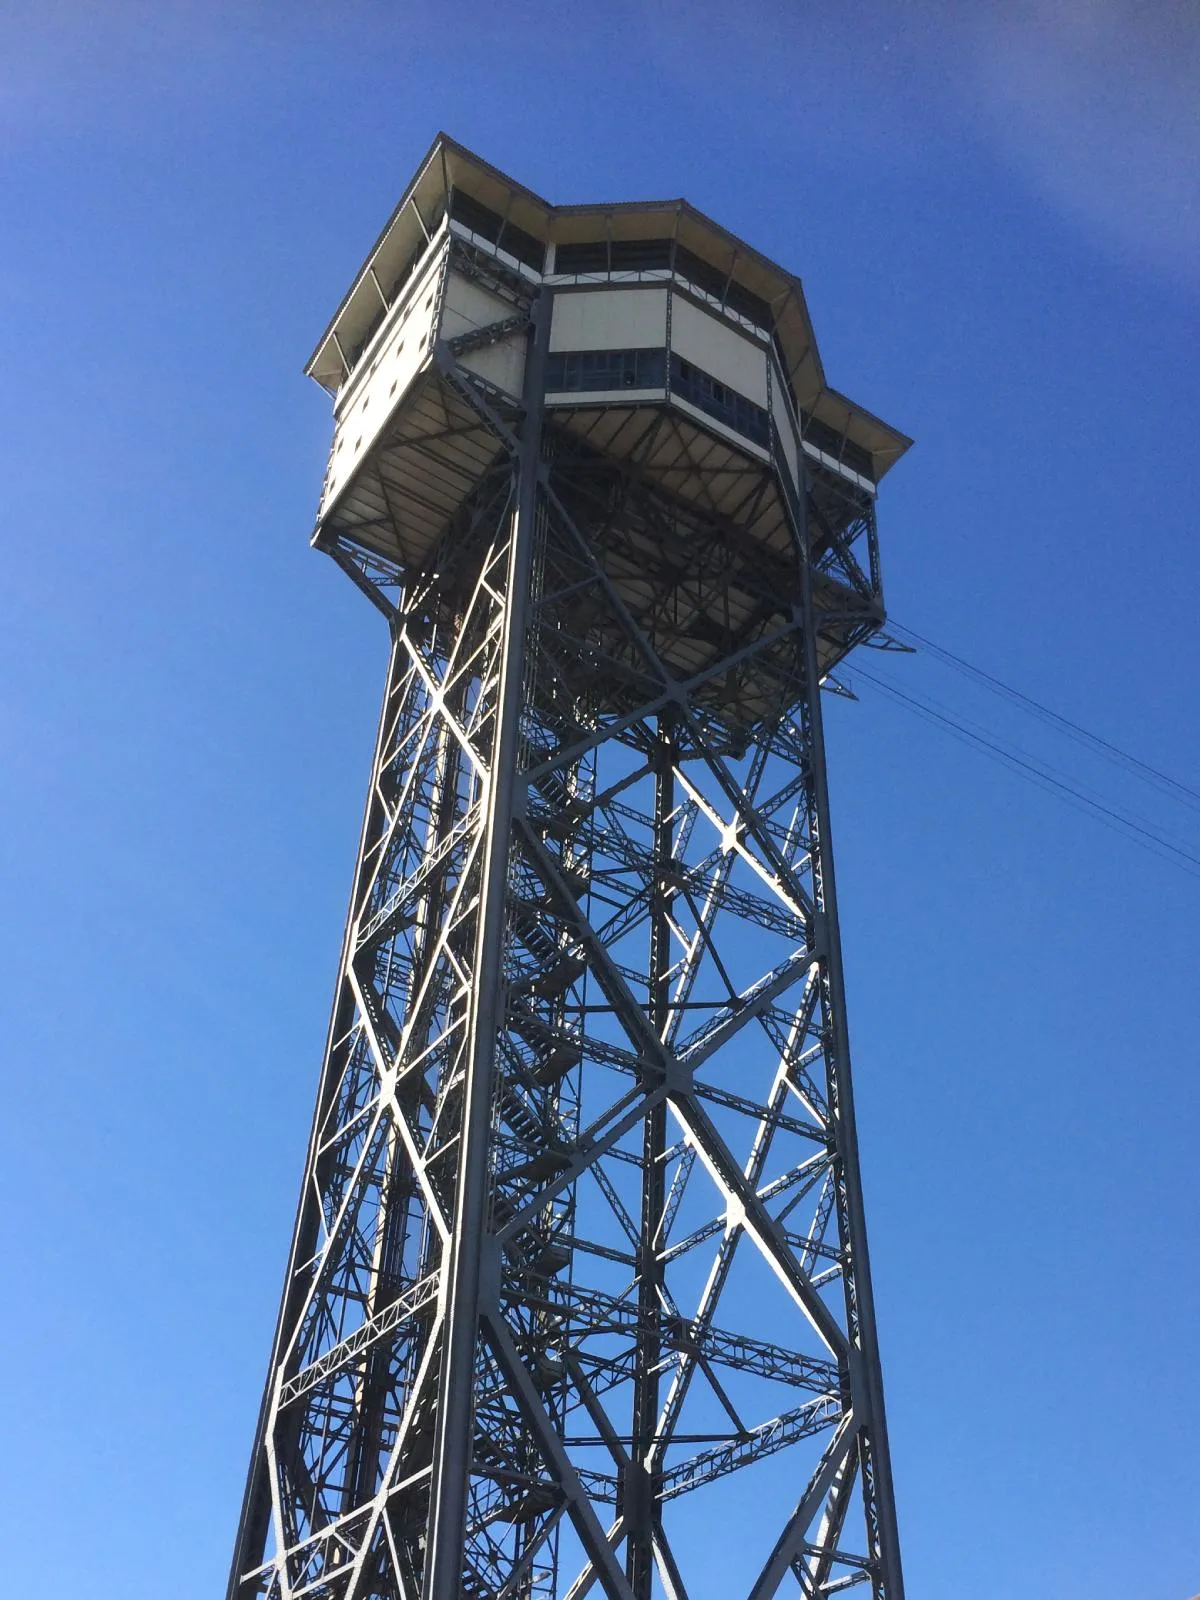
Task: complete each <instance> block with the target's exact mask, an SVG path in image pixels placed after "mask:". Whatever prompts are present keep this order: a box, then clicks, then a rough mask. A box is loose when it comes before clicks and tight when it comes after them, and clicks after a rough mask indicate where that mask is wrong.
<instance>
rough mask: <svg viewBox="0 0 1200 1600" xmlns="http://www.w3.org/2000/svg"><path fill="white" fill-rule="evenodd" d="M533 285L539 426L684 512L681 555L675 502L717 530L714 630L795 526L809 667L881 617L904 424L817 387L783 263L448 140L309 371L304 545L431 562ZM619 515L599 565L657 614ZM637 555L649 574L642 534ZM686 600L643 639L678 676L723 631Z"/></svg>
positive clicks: (767, 572) (782, 551) (723, 234)
mask: <svg viewBox="0 0 1200 1600" xmlns="http://www.w3.org/2000/svg"><path fill="white" fill-rule="evenodd" d="M543 288H550V289H552V291H553V300H552V321H551V328H550V339H549V355H548V357H547V359H546V362H545V366H544V372H543V377H542V381H541V383H540V384H539V386H538V387H539V397H538V398H540V400H541V403H543V404H544V407H545V428H546V429H547V430H549V431H550V432H551V433H552V434H553V435H556V436H557V437H559V438H560V439H562V440H563V441H564V444H565V446H566V447H567V449H568V450H574V451H576V452H577V458H578V459H587V460H592V461H602V462H606V463H608V464H609V465H610V466H611V468H612V470H613V471H614V472H620V473H624V474H625V475H626V477H628V475H629V474H631V473H636V477H637V481H638V483H639V484H640V485H643V486H650V488H652V489H653V491H654V492H656V493H658V494H660V495H661V496H663V497H664V500H665V502H666V503H669V504H670V506H671V507H672V508H674V509H673V513H672V514H673V515H677V516H678V517H679V518H680V535H681V537H680V538H679V539H677V540H676V546H677V548H676V552H675V557H674V559H675V560H676V561H677V562H678V559H679V550H680V548H684V549H685V550H686V545H687V541H688V526H689V523H688V519H689V517H691V518H693V519H694V521H695V525H696V527H699V526H700V525H701V524H703V525H704V526H705V527H706V528H708V529H710V530H711V529H712V528H713V527H721V528H724V529H725V531H726V535H727V539H728V541H729V545H730V548H731V549H734V550H736V551H738V552H740V553H741V554H740V556H739V557H738V559H739V560H741V561H742V562H743V564H744V566H745V570H746V574H747V576H746V580H745V582H744V583H743V584H742V585H741V586H740V588H739V585H738V583H737V582H736V581H733V582H731V583H730V584H729V585H728V586H727V592H725V593H724V594H723V595H722V596H721V601H720V607H721V618H720V621H719V626H720V627H721V628H722V629H724V630H725V632H726V634H728V633H729V630H730V629H731V628H733V629H736V627H737V626H738V622H739V617H740V618H742V619H743V620H744V622H745V625H746V626H747V627H750V626H762V625H763V622H762V617H761V613H762V609H763V608H762V596H763V594H767V595H770V594H771V593H775V594H776V595H777V594H778V592H779V588H780V586H781V585H782V586H783V588H784V589H785V590H786V588H787V585H788V583H789V582H790V581H791V580H790V579H789V576H788V575H789V573H793V572H794V569H795V550H796V539H797V535H798V531H799V530H801V529H802V530H804V532H803V537H806V538H807V541H808V546H809V553H810V558H811V563H812V567H813V569H814V574H815V584H816V586H817V589H818V591H819V593H818V594H817V600H818V602H819V606H820V609H821V612H822V615H823V622H822V627H821V655H822V662H823V664H824V665H826V666H828V665H831V664H833V663H834V662H835V661H836V660H837V659H838V658H839V657H840V656H841V655H843V654H845V652H846V651H847V650H848V649H850V648H851V647H852V646H853V645H854V644H855V643H857V642H858V641H859V640H860V639H862V638H864V637H866V636H867V635H868V634H869V633H870V632H871V631H872V630H873V629H874V628H877V627H878V626H879V624H880V622H881V621H882V620H883V605H882V593H881V587H880V579H879V569H878V560H877V553H876V547H875V521H874V498H875V494H876V489H877V486H878V484H879V481H880V479H881V478H882V477H883V475H884V474H885V473H886V472H887V471H888V469H889V468H890V467H891V466H892V465H893V464H894V462H895V461H896V460H898V458H899V457H900V456H901V455H902V454H903V452H904V451H905V449H907V447H908V445H909V443H910V441H909V440H908V439H907V438H906V437H905V436H904V435H903V434H901V433H899V432H897V431H896V430H895V429H894V428H891V427H889V426H888V425H887V424H886V423H884V422H881V421H880V420H879V419H878V418H877V417H875V416H873V415H872V414H871V413H870V412H868V411H866V410H864V409H863V408H862V407H861V406H858V405H856V404H855V403H854V402H852V401H850V400H848V399H847V398H846V397H845V396H844V395H842V394H839V393H838V392H837V391H836V390H834V389H832V388H831V387H830V386H829V385H828V384H827V383H826V381H825V374H824V370H823V368H822V365H821V359H820V356H819V354H818V351H817V345H816V340H815V338H814V335H813V330H812V325H811V322H810V319H809V315H808V309H807V307H806V305H805V300H804V294H803V291H802V288H801V285H800V281H799V279H797V278H796V277H794V276H793V275H792V274H791V273H788V272H786V271H785V270H784V269H783V268H781V267H779V266H777V265H775V264H774V263H773V262H771V261H769V260H767V259H766V258H765V257H764V256H762V255H760V254H759V253H758V252H757V251H755V250H753V249H752V248H750V247H749V246H748V245H746V244H744V243H743V242H742V241H741V240H739V239H737V238H735V237H734V236H733V235H732V234H730V233H728V232H727V231H726V230H725V229H724V228H722V227H720V226H719V225H718V224H717V223H715V222H713V221H712V220H711V219H709V218H708V217H706V216H704V215H703V214H702V213H701V212H699V211H697V210H696V209H695V208H694V207H692V206H690V205H689V204H687V202H686V201H683V200H673V201H664V202H632V203H625V204H617V205H576V206H552V205H550V204H548V203H547V202H546V201H544V200H542V199H540V198H539V197H538V196H537V195H535V194H532V193H531V192H530V191H529V190H528V189H525V188H523V187H522V186H521V185H520V184H517V183H514V182H513V181H512V180H511V179H509V178H507V177H505V176H504V175H503V174H501V173H499V172H497V171H496V170H495V169H494V168H492V167H490V166H489V165H487V163H486V162H484V161H481V160H480V159H479V158H478V157H477V156H475V155H473V154H471V153H470V152H469V151H467V150H465V149H463V148H462V146H460V145H457V144H455V143H454V142H453V141H451V140H450V139H448V138H446V137H445V136H439V138H438V139H437V140H436V141H435V142H434V144H433V147H432V149H431V150H430V152H429V154H428V155H427V156H426V158H425V160H424V161H423V162H422V164H421V167H420V169H419V170H418V172H417V175H416V177H415V178H414V179H413V181H412V183H411V184H410V185H409V188H408V190H407V192H406V193H405V195H404V198H403V200H402V201H401V202H400V205H399V206H398V207H397V209H396V211H395V212H394V214H393V215H392V218H391V220H390V221H389V222H388V225H387V227H386V228H385V229H384V231H383V233H382V235H381V236H380V238H379V240H378V242H377V243H376V245H375V247H374V248H373V250H372V251H371V253H370V255H369V256H368V258H367V261H366V263H365V264H364V266H363V268H362V269H361V271H360V272H359V274H358V276H357V278H356V279H355V281H354V283H353V285H352V287H351V289H350V291H349V293H348V294H347V295H346V297H345V299H344V300H343V302H342V304H341V306H340V307H339V308H338V311H337V314H336V315H335V317H334V319H333V321H332V323H331V324H330V326H329V328H328V330H327V331H326V333H325V335H324V336H323V338H322V339H321V342H320V343H319V345H318V346H317V349H316V351H315V353H314V355H313V357H312V359H311V361H310V363H309V366H308V369H307V370H308V372H309V374H310V375H311V376H312V377H314V378H315V379H316V380H317V382H318V383H320V384H321V385H322V386H323V387H324V388H325V389H327V390H328V391H329V393H330V394H331V395H333V396H334V401H335V404H334V415H335V431H334V439H333V446H332V450H331V454H330V458H329V466H328V470H327V473H326V478H325V484H324V489H323V492H322V496H321V503H320V510H319V514H318V521H317V533H316V542H317V543H319V544H322V545H324V546H327V547H328V546H331V545H335V544H339V543H340V544H343V545H350V546H355V547H358V548H359V549H361V550H365V551H368V552H373V553H375V554H377V555H379V556H382V557H384V558H386V559H387V560H388V561H390V562H392V563H394V564H396V565H398V566H399V567H401V568H402V569H403V570H404V571H406V572H408V573H411V574H416V573H420V572H421V571H422V570H425V569H427V568H428V567H429V565H430V564H431V562H434V561H436V560H437V559H438V558H437V555H436V552H437V551H438V549H439V546H440V543H441V541H443V540H444V538H445V537H446V534H447V530H448V529H450V528H451V527H452V525H453V522H454V519H455V517H456V516H457V515H459V514H460V513H461V511H462V508H463V506H464V504H465V503H467V502H468V501H469V499H470V497H471V496H472V495H473V494H476V493H477V492H478V490H479V486H480V483H481V480H483V479H484V477H485V476H486V475H487V474H488V473H489V472H493V471H494V470H495V466H496V462H497V458H498V457H499V456H500V455H501V454H502V453H503V451H504V449H505V443H504V437H503V428H502V426H501V428H500V429H499V430H498V428H497V426H496V425H495V423H496V421H497V419H499V421H500V422H501V424H502V422H503V418H504V417H505V416H509V417H514V418H515V417H518V416H519V414H520V408H521V406H522V404H523V403H529V402H530V398H531V397H530V395H529V394H528V393H527V385H526V361H527V357H528V352H529V349H530V342H529V309H530V305H531V302H532V300H533V299H534V298H535V297H536V296H537V294H538V293H539V292H540V291H541V290H542V289H543ZM464 382H465V384H466V385H467V387H464ZM489 410H490V413H491V417H492V421H491V422H489V420H488V412H489ZM627 533H628V537H627V538H626V540H625V544H624V546H623V550H624V554H623V555H622V556H619V557H615V558H614V559H615V561H616V565H615V567H613V568H612V570H613V572H614V573H615V576H616V578H617V581H618V583H619V584H621V585H624V586H625V587H626V588H627V590H628V593H627V596H626V598H627V599H628V602H629V604H630V606H631V608H632V609H633V610H634V611H635V613H643V612H645V613H646V614H649V611H650V610H651V609H654V610H655V615H661V612H662V607H661V605H657V607H656V605H655V602H654V601H653V600H652V598H651V589H652V587H653V585H652V584H651V583H650V582H649V580H648V579H647V577H646V573H645V572H643V571H641V570H640V562H639V546H638V540H639V538H643V535H641V534H639V532H638V527H637V519H636V518H633V519H632V520H631V522H630V529H629V530H627ZM645 537H647V538H648V537H649V536H648V535H647V536H645ZM643 553H644V556H645V565H646V567H647V570H649V569H650V568H653V567H654V565H655V562H656V561H657V560H658V553H656V552H655V551H654V550H652V549H651V548H650V546H649V544H646V546H645V549H644V552H643ZM685 559H686V556H685ZM733 564H734V565H735V566H736V564H737V563H736V562H734V563H733ZM660 565H661V563H660ZM727 565H728V564H727ZM756 596H757V597H756ZM660 599H661V596H660ZM688 604H689V605H691V607H692V611H693V612H694V613H695V614H694V615H693V616H692V617H691V625H690V627H689V626H686V625H684V626H680V627H677V628H676V630H675V632H674V634H673V635H672V637H671V638H670V639H669V640H666V641H664V643H663V646H662V648H663V653H664V659H669V661H670V664H671V666H672V668H673V670H675V671H677V672H679V673H681V674H684V675H686V674H687V673H688V672H691V671H694V670H696V668H697V666H698V664H700V663H701V662H702V661H703V659H704V653H705V650H706V648H709V649H710V648H711V634H712V631H713V629H714V627H716V626H718V623H717V622H716V621H715V620H714V618H712V617H705V616H704V615H701V614H700V612H701V610H702V605H700V603H699V602H696V601H695V600H694V599H693V600H689V601H688ZM706 634H707V635H708V636H709V638H708V639H707V642H706Z"/></svg>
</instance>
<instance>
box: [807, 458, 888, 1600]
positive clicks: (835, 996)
mask: <svg viewBox="0 0 1200 1600" xmlns="http://www.w3.org/2000/svg"><path fill="white" fill-rule="evenodd" d="M811 492H812V485H811V481H808V482H806V484H805V491H804V493H805V506H806V508H807V504H808V500H809V497H810V495H811ZM806 523H807V518H806ZM801 570H802V604H803V636H804V703H803V714H804V723H805V729H806V733H807V741H806V742H807V746H808V755H809V761H810V764H811V772H810V785H809V818H810V834H811V838H812V872H813V888H814V891H815V896H816V901H817V909H818V911H819V912H820V913H821V916H822V918H823V921H824V927H823V938H824V944H825V959H824V961H823V962H822V964H821V984H822V989H823V991H824V992H823V996H822V1000H823V1008H824V1012H825V1026H826V1029H827V1031H828V1034H829V1038H828V1040H827V1045H826V1076H827V1081H828V1087H829V1110H830V1117H831V1121H832V1124H833V1131H834V1136H835V1137H834V1178H835V1184H836V1188H837V1210H838V1227H839V1231H840V1233H841V1239H842V1248H843V1250H844V1251H845V1252H846V1253H847V1254H848V1255H849V1265H848V1268H847V1270H846V1272H845V1285H846V1317H847V1324H848V1332H849V1335H850V1342H851V1349H852V1351H853V1352H854V1353H855V1354H856V1355H857V1363H858V1368H859V1370H858V1372H857V1373H856V1374H853V1375H852V1376H854V1377H855V1378H856V1379H857V1382H856V1384H855V1388H856V1389H857V1390H858V1391H859V1392H858V1394H856V1400H857V1401H858V1402H859V1403H861V1399H862V1397H863V1396H865V1399H866V1404H867V1412H868V1414H867V1416H866V1417H865V1418H864V1419H861V1425H860V1428H859V1434H858V1439H859V1451H860V1458H861V1469H862V1470H861V1477H862V1484H861V1488H862V1496H863V1501H864V1508H865V1510H866V1513H867V1520H868V1524H870V1523H871V1522H872V1521H873V1522H874V1524H875V1527H874V1533H875V1538H876V1541H877V1549H876V1550H875V1552H874V1554H875V1556H876V1559H877V1561H878V1563H879V1570H880V1574H881V1577H882V1584H883V1586H882V1592H881V1593H880V1594H879V1600H885V1597H886V1600H904V1578H903V1574H902V1571H901V1566H900V1538H899V1532H898V1529H897V1525H896V1504H895V1497H894V1492H893V1488H892V1466H891V1454H890V1451H889V1448H888V1436H887V1419H886V1416H885V1414H884V1404H883V1373H882V1368H881V1365H880V1359H879V1340H878V1334H877V1331H876V1325H875V1299H874V1294H873V1292H872V1288H871V1265H870V1258H869V1256H868V1252H867V1231H866V1215H865V1211H864V1208H863V1192H862V1173H861V1170H860V1167H859V1159H858V1133H857V1129H856V1125H855V1119H854V1091H853V1085H852V1082H851V1070H850V1034H849V1029H848V1026H847V1020H846V986H845V975H844V971H843V967H842V936H841V927H840V924H839V921H838V904H837V885H836V882H835V879H834V868H833V842H832V833H831V829H830V820H829V777H828V771H827V766H826V760H825V728H824V721H823V718H822V711H821V672H820V665H819V661H818V651H817V632H818V628H819V625H820V619H819V615H818V612H817V608H816V603H815V599H814V594H813V575H812V564H811V561H810V559H809V558H808V555H807V552H806V553H805V556H804V558H803V559H802V560H801Z"/></svg>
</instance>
